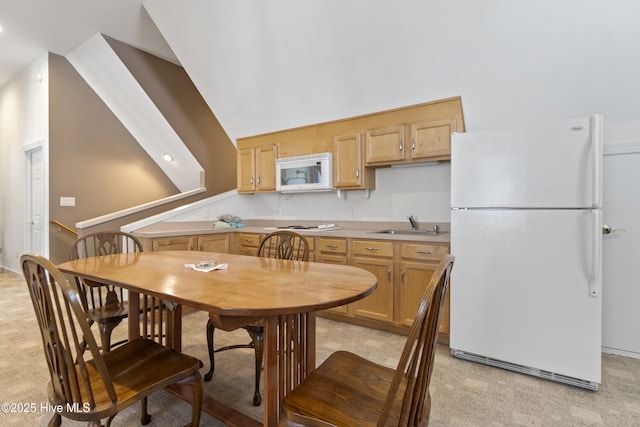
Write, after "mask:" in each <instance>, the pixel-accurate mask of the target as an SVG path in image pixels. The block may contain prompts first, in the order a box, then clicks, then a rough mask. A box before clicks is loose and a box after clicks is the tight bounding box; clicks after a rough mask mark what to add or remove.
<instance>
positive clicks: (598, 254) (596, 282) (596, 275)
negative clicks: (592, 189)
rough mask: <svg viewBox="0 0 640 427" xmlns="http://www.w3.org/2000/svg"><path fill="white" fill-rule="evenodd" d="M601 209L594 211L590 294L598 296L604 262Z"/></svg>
mask: <svg viewBox="0 0 640 427" xmlns="http://www.w3.org/2000/svg"><path fill="white" fill-rule="evenodd" d="M600 217H601V212H600V210H599V209H594V210H593V213H592V218H593V226H592V228H591V230H592V231H591V235H592V244H591V278H590V280H589V295H591V296H592V297H597V296H599V295H600V291H601V288H602V278H601V274H600V266H601V264H602V221H601V218H600Z"/></svg>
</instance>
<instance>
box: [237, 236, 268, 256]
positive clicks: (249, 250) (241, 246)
mask: <svg viewBox="0 0 640 427" xmlns="http://www.w3.org/2000/svg"><path fill="white" fill-rule="evenodd" d="M261 238H262V235H261V234H259V233H238V234H237V236H236V250H235V253H236V254H238V255H249V256H256V254H257V253H258V246H259V245H260V239H261Z"/></svg>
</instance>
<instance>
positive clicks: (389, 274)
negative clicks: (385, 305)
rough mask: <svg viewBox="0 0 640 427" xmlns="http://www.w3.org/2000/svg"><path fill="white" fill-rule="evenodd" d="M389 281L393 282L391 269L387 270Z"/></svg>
mask: <svg viewBox="0 0 640 427" xmlns="http://www.w3.org/2000/svg"><path fill="white" fill-rule="evenodd" d="M387 281H389V282H390V281H391V269H388V270H387Z"/></svg>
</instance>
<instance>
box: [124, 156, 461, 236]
mask: <svg viewBox="0 0 640 427" xmlns="http://www.w3.org/2000/svg"><path fill="white" fill-rule="evenodd" d="M450 166H451V164H450V163H449V162H442V163H439V164H437V165H419V166H412V167H403V168H380V169H377V170H376V174H377V176H376V189H375V190H371V191H370V192H369V197H368V198H366V197H365V191H361V190H358V191H343V192H341V197H340V198H338V193H337V192H336V191H329V192H318V193H300V194H280V193H264V194H253V195H235V196H232V197H224V198H222V199H216V198H213V199H212V201H211V203H206V202H205V201H201V202H198V203H197V204H196V205H194V206H193V207H186V208H185V209H182V210H181V211H180V212H179V213H177V212H176V213H174V214H170V215H165V216H163V217H162V218H157V220H154V219H153V218H150V219H149V220H150V222H145V223H144V224H140V226H144V225H148V224H149V223H152V222H160V221H203V220H216V219H217V218H218V217H219V216H220V215H223V214H234V215H237V216H240V217H241V218H243V219H277V220H302V221H307V220H311V221H318V222H331V221H407V217H408V216H409V215H414V216H415V217H416V219H417V220H418V221H419V222H450V206H451V203H450V195H451V178H450V177H451V167H450ZM407 224H408V222H407ZM126 228H127V229H129V230H130V229H136V228H139V227H137V226H135V225H133V224H130V226H128V227H126Z"/></svg>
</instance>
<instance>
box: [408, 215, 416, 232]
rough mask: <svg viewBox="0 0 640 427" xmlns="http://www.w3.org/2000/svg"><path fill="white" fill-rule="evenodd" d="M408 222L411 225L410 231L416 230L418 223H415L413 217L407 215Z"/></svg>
mask: <svg viewBox="0 0 640 427" xmlns="http://www.w3.org/2000/svg"><path fill="white" fill-rule="evenodd" d="M409 222H410V223H411V229H412V230H417V229H418V223H417V222H416V219H415V218H414V217H413V215H409Z"/></svg>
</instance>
